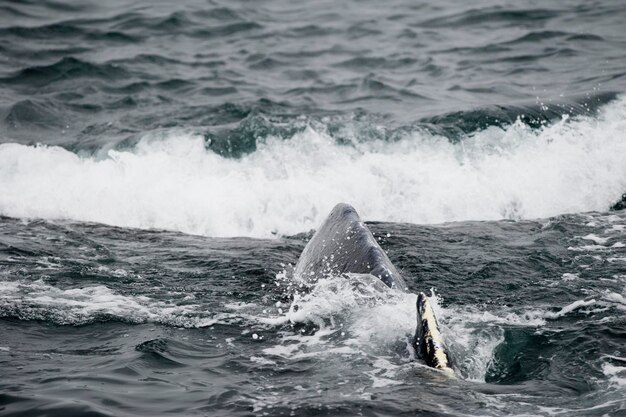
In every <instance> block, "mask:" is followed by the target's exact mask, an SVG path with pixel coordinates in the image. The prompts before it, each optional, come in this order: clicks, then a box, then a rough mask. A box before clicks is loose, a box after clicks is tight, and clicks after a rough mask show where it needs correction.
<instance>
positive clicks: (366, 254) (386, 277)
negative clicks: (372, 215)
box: [295, 203, 406, 290]
mask: <svg viewBox="0 0 626 417" xmlns="http://www.w3.org/2000/svg"><path fill="white" fill-rule="evenodd" d="M347 273H356V274H372V275H374V276H375V277H377V278H379V279H380V280H381V281H383V282H384V283H385V284H387V286H388V287H391V288H395V289H400V290H406V283H405V282H404V279H403V278H402V276H401V275H400V273H399V272H398V271H397V270H396V268H395V267H394V266H393V264H392V263H391V261H390V260H389V258H388V257H387V254H385V252H384V251H383V250H382V248H381V247H380V246H379V245H378V243H377V242H376V239H375V238H374V236H373V235H372V233H371V232H370V230H369V229H368V228H367V226H366V225H365V223H363V222H362V221H361V219H360V218H359V215H358V214H357V212H356V210H355V209H354V207H352V206H351V205H349V204H345V203H340V204H337V205H336V206H335V208H334V209H333V210H332V211H331V212H330V214H329V215H328V218H327V219H326V221H324V223H323V224H322V225H321V226H320V228H319V229H318V230H317V232H316V233H315V235H313V237H312V238H311V240H310V241H309V243H308V244H307V245H306V247H305V248H304V251H302V254H301V255H300V259H299V260H298V263H297V264H296V269H295V276H296V277H299V278H303V279H307V280H315V279H319V278H323V277H327V276H339V275H341V274H347Z"/></svg>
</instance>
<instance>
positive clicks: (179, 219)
mask: <svg viewBox="0 0 626 417" xmlns="http://www.w3.org/2000/svg"><path fill="white" fill-rule="evenodd" d="M625 131H626V100H625V99H624V98H620V99H618V100H616V101H614V102H612V103H610V104H608V105H606V106H605V107H604V108H603V109H601V111H600V113H599V115H598V116H597V117H594V118H591V117H578V118H571V119H569V120H567V119H563V120H562V121H561V122H558V123H556V124H554V125H551V126H545V127H542V128H539V129H532V128H530V127H528V126H527V125H524V124H523V123H521V122H517V123H514V124H513V125H510V126H508V127H506V128H501V127H495V126H492V127H489V128H487V129H485V130H482V131H479V132H475V133H473V134H471V135H469V136H467V137H465V138H464V139H463V140H461V141H460V142H458V143H450V141H449V140H447V139H446V138H445V137H443V136H437V135H434V134H432V133H427V132H425V131H417V130H416V131H413V132H411V133H407V134H406V135H405V136H404V137H403V138H401V139H399V140H397V141H393V142H385V141H381V140H371V141H359V140H355V141H354V142H353V143H351V144H348V145H346V144H345V143H343V144H338V143H337V141H336V140H335V139H334V138H333V137H332V136H331V135H330V134H329V133H328V132H326V131H324V129H314V128H312V127H308V128H306V129H304V130H303V131H300V132H298V133H296V134H294V135H293V136H292V137H290V138H288V139H283V138H279V137H272V136H270V137H268V138H266V139H265V140H264V141H262V142H261V143H259V144H258V146H257V150H256V151H255V152H253V153H251V154H249V155H246V156H243V157H241V158H239V159H232V158H225V157H223V156H221V155H218V154H216V153H214V152H212V151H211V150H208V149H207V148H206V146H205V140H204V137H203V136H202V135H200V134H194V133H189V132H185V131H180V130H171V131H167V132H165V133H163V132H156V133H155V132H153V133H149V134H147V135H146V136H145V137H144V138H143V139H142V140H141V141H140V142H139V143H138V144H137V145H136V146H135V147H134V148H132V149H129V150H108V151H106V152H105V151H102V152H101V153H102V155H97V156H79V155H77V154H75V153H72V152H70V151H68V150H65V149H63V148H60V147H50V146H25V145H20V144H15V143H5V144H2V145H0V215H5V216H10V217H16V218H42V219H69V220H76V221H90V222H99V223H105V224H109V225H115V226H121V227H135V228H147V229H149V228H156V229H166V230H175V231H181V232H185V233H191V234H199V235H207V236H254V237H269V236H273V235H276V234H279V235H288V234H294V233H299V232H302V231H306V230H310V229H312V228H314V227H316V226H317V225H318V224H319V223H320V222H321V221H322V220H323V216H324V215H325V213H327V212H328V211H330V209H331V208H332V206H333V205H334V203H335V202H337V201H350V202H352V203H353V204H355V205H356V206H358V207H359V208H360V210H361V213H362V215H363V217H364V219H366V220H381V221H394V222H411V223H421V224H426V223H441V222H448V221H462V220H497V219H525V218H540V217H548V216H553V215H558V214H562V213H570V212H586V211H593V210H600V211H604V210H607V209H608V207H609V206H610V204H611V203H612V202H613V201H614V200H615V198H616V196H619V195H621V194H622V193H623V192H624V190H626V165H625V164H624V163H623V155H625V154H626V141H625V140H624V133H623V132H625ZM357 139H358V138H357Z"/></svg>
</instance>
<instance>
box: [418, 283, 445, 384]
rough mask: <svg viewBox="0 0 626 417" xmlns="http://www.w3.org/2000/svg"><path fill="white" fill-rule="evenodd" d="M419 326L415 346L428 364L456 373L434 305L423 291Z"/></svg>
mask: <svg viewBox="0 0 626 417" xmlns="http://www.w3.org/2000/svg"><path fill="white" fill-rule="evenodd" d="M416 307H417V327H416V329H415V336H414V337H413V348H414V349H415V352H416V353H417V354H418V355H419V357H420V358H422V359H423V360H424V362H426V364H427V365H428V366H432V367H433V368H435V369H439V370H440V371H443V372H446V373H448V374H450V375H454V371H453V370H452V368H451V364H450V358H449V356H448V351H447V349H446V346H445V344H444V343H443V338H442V337H441V333H440V332H439V325H438V324H437V319H436V318H435V312H434V311H433V307H432V305H431V304H430V301H428V297H426V295H425V294H424V293H423V292H420V293H419V294H418V296H417V302H416Z"/></svg>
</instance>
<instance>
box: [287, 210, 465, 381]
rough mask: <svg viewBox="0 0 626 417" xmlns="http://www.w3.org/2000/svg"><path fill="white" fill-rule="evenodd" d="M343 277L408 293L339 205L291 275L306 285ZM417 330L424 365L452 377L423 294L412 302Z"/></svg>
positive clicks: (372, 240)
mask: <svg viewBox="0 0 626 417" xmlns="http://www.w3.org/2000/svg"><path fill="white" fill-rule="evenodd" d="M347 274H367V275H371V276H374V277H376V278H377V279H379V280H380V281H382V282H383V283H384V284H385V285H387V286H388V287H389V288H393V289H397V290H400V291H408V288H407V285H406V282H405V280H404V278H403V277H402V275H401V274H400V272H398V270H397V269H396V268H395V266H394V265H393V264H392V263H391V261H390V260H389V258H388V257H387V254H386V253H385V251H383V249H382V248H381V247H380V245H378V242H376V239H375V238H374V236H373V235H372V232H370V230H369V229H368V228H367V226H366V225H365V223H363V222H362V221H361V219H360V218H359V215H358V213H357V212H356V210H355V209H354V207H352V206H351V205H349V204H346V203H340V204H337V205H336V206H335V208H334V209H333V210H332V211H331V212H330V214H329V215H328V217H327V218H326V220H325V221H324V223H322V225H321V226H320V227H319V229H317V231H316V232H315V234H314V235H313V237H312V238H311V240H310V241H309V242H308V243H307V245H306V246H305V248H304V250H303V251H302V254H301V255H300V259H299V260H298V263H297V264H296V267H295V270H294V275H295V276H296V277H298V278H300V279H304V280H307V281H315V280H318V279H320V278H324V277H328V276H333V277H338V276H342V275H347ZM416 309H417V327H416V331H415V336H414V337H413V339H412V343H411V344H412V348H413V350H414V351H415V353H416V355H417V356H419V357H420V358H421V359H422V360H424V362H425V363H426V364H427V365H429V366H431V367H433V368H436V369H439V370H441V371H443V372H445V373H448V374H449V375H454V372H453V371H452V368H451V365H450V358H449V356H448V353H447V349H446V347H445V345H444V343H443V339H442V337H441V333H440V332H439V326H438V324H437V319H436V318H435V313H434V311H433V308H432V306H431V304H430V302H429V301H428V297H426V295H425V294H424V293H421V292H420V293H419V294H418V296H417V301H416Z"/></svg>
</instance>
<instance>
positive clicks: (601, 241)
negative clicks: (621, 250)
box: [582, 233, 609, 245]
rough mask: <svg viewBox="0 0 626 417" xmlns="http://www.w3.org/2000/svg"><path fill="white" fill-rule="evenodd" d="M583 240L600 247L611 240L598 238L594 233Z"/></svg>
mask: <svg viewBox="0 0 626 417" xmlns="http://www.w3.org/2000/svg"><path fill="white" fill-rule="evenodd" d="M582 239H584V240H591V241H592V242H594V243H596V244H598V245H604V244H605V243H606V242H607V241H608V240H609V238H606V237H600V236H596V235H594V234H593V233H590V234H588V235H587V236H583V237H582Z"/></svg>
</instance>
